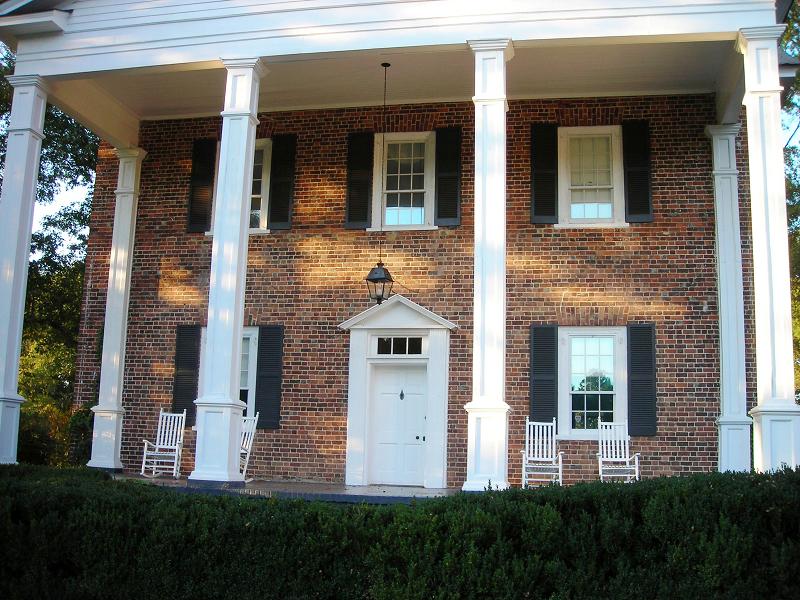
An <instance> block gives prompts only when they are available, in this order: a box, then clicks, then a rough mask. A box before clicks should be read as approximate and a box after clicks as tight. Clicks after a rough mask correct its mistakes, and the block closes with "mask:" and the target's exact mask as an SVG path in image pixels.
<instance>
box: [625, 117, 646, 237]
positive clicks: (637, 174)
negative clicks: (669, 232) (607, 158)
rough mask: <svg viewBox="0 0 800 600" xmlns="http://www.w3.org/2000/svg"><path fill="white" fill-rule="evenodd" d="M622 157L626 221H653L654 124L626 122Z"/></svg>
mask: <svg viewBox="0 0 800 600" xmlns="http://www.w3.org/2000/svg"><path fill="white" fill-rule="evenodd" d="M622 156H623V163H624V168H625V220H626V221H627V222H628V223H649V222H651V221H652V220H653V198H652V194H651V191H650V125H649V123H648V122H647V121H623V123H622Z"/></svg>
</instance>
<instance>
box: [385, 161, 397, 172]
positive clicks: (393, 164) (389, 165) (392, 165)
mask: <svg viewBox="0 0 800 600" xmlns="http://www.w3.org/2000/svg"><path fill="white" fill-rule="evenodd" d="M386 172H387V173H389V174H396V173H399V172H400V163H399V162H397V159H394V158H390V159H388V160H387V161H386Z"/></svg>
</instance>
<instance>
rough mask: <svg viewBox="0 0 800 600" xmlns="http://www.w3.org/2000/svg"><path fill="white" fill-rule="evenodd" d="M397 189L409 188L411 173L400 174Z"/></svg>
mask: <svg viewBox="0 0 800 600" xmlns="http://www.w3.org/2000/svg"><path fill="white" fill-rule="evenodd" d="M398 189H401V190H410V189H411V175H400V185H399V186H398Z"/></svg>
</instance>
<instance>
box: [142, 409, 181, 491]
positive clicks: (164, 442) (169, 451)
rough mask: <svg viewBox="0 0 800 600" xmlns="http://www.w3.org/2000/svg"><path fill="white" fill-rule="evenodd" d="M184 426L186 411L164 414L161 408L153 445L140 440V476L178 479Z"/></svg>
mask: <svg viewBox="0 0 800 600" xmlns="http://www.w3.org/2000/svg"><path fill="white" fill-rule="evenodd" d="M185 424H186V409H184V410H183V412H180V413H168V412H164V409H163V408H162V409H161V410H160V411H159V414H158V431H156V442H155V444H153V443H152V442H148V441H147V440H142V441H143V442H144V454H143V456H142V471H141V472H142V475H144V476H146V477H157V476H158V475H161V474H163V473H171V474H172V476H173V477H175V478H176V479H177V478H178V477H180V473H181V452H182V450H183V431H184V425H185Z"/></svg>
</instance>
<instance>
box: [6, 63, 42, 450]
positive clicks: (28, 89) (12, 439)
mask: <svg viewBox="0 0 800 600" xmlns="http://www.w3.org/2000/svg"><path fill="white" fill-rule="evenodd" d="M7 79H8V82H9V83H10V84H11V85H12V86H13V87H14V97H13V99H12V104H11V119H10V123H9V127H8V144H7V146H6V163H5V167H4V171H3V191H2V195H0V226H2V235H0V463H16V462H17V439H18V437H19V409H20V404H22V402H23V399H22V397H21V396H20V395H19V393H18V390H17V384H18V378H19V353H20V349H21V346H22V319H23V316H24V314H25V288H26V286H27V283H28V257H29V255H30V246H31V229H32V227H33V205H34V202H35V200H36V184H37V180H38V176H39V158H40V154H41V149H42V139H43V138H44V135H43V128H44V113H45V109H46V107H47V87H46V86H45V83H44V80H43V79H42V78H41V77H38V76H36V75H11V76H9V77H7Z"/></svg>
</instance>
